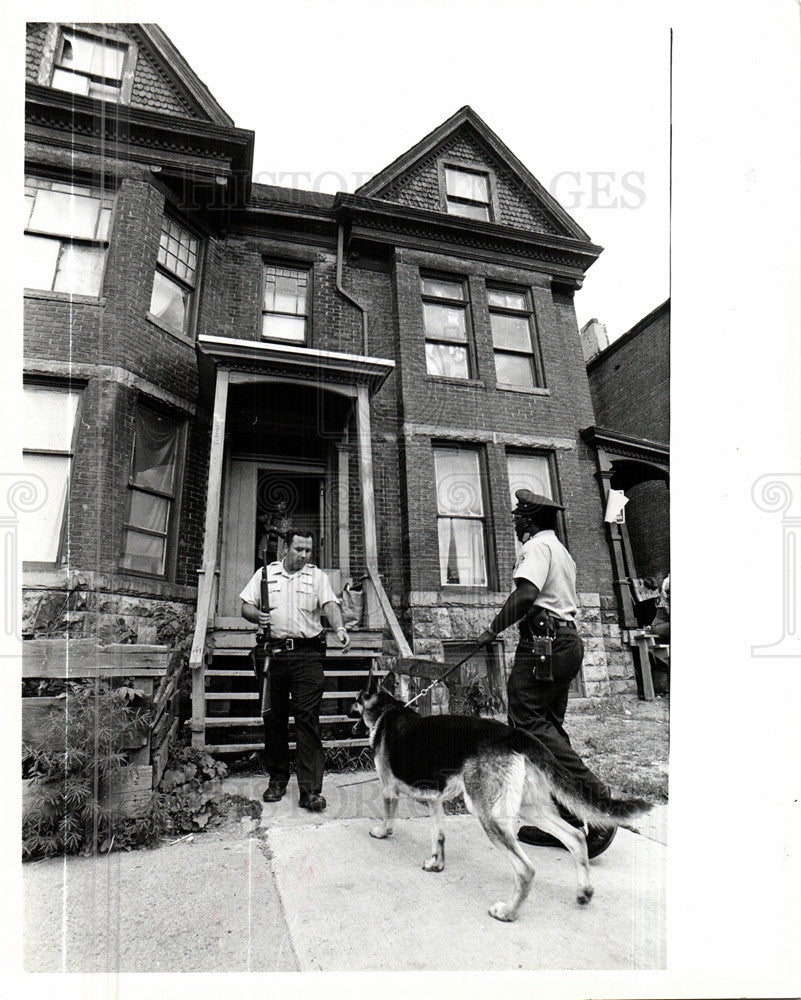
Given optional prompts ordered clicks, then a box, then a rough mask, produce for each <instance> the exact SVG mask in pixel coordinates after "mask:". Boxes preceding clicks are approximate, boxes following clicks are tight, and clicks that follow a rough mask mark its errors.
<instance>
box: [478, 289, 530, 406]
mask: <svg viewBox="0 0 801 1000" xmlns="http://www.w3.org/2000/svg"><path fill="white" fill-rule="evenodd" d="M487 302H488V305H489V317H490V328H491V330H492V344H493V347H494V349H495V374H496V379H497V382H498V385H499V386H501V387H502V388H511V389H533V388H534V387H535V386H541V385H542V373H541V371H540V366H539V361H538V356H537V351H536V349H535V340H534V312H533V309H532V308H531V302H530V301H529V296H528V292H526V291H523V290H522V289H508V288H487Z"/></svg>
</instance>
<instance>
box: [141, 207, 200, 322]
mask: <svg viewBox="0 0 801 1000" xmlns="http://www.w3.org/2000/svg"><path fill="white" fill-rule="evenodd" d="M197 268H198V240H197V239H196V238H195V237H194V236H193V235H192V234H191V233H190V232H189V230H187V229H185V228H184V227H183V226H181V225H179V224H178V223H177V222H176V221H175V220H174V219H170V218H168V217H167V216H165V217H164V219H163V221H162V223H161V236H160V237H159V253H158V258H157V263H156V273H155V275H154V276H153V293H152V295H151V298H150V315H151V316H152V317H153V318H154V319H156V320H158V322H159V324H160V325H161V326H163V327H165V329H167V330H169V331H171V332H172V333H176V334H179V335H183V334H186V333H187V331H188V329H189V324H190V322H191V318H192V299H193V296H194V293H195V285H196V282H197Z"/></svg>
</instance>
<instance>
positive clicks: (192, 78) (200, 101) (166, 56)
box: [123, 23, 234, 126]
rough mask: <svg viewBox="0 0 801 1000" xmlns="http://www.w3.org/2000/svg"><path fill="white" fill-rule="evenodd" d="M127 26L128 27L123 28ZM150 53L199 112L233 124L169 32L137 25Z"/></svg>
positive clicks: (209, 117)
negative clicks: (174, 42) (169, 36)
mask: <svg viewBox="0 0 801 1000" xmlns="http://www.w3.org/2000/svg"><path fill="white" fill-rule="evenodd" d="M123 27H125V26H124V25H123ZM130 27H132V28H134V29H138V31H139V33H140V34H141V35H142V37H143V38H144V39H145V41H146V42H147V44H148V47H149V49H150V51H151V52H152V53H153V55H155V56H156V58H157V59H158V61H159V64H160V68H161V69H162V71H164V72H166V74H167V75H168V76H169V77H170V78H171V79H172V81H173V82H174V83H175V84H176V85H177V86H179V87H181V88H182V89H183V90H184V91H186V92H187V94H188V96H189V97H190V98H191V99H192V101H193V103H194V104H195V105H196V106H197V107H198V109H199V110H200V111H201V112H203V114H204V116H206V117H207V118H208V119H209V120H210V121H212V122H214V123H215V124H216V125H229V126H230V125H233V124H234V120H233V118H232V117H231V116H230V115H229V114H228V113H227V111H225V110H224V109H223V108H222V107H221V105H220V104H218V103H217V101H216V99H215V98H214V95H213V94H212V93H211V91H210V90H209V88H208V87H207V86H206V84H205V83H203V81H202V80H201V79H200V77H199V76H198V75H197V73H195V71H194V70H193V69H192V67H191V66H190V65H189V63H188V62H187V61H186V59H184V57H183V56H182V55H181V53H180V52H179V51H178V49H177V48H176V47H175V45H174V44H173V43H172V41H170V39H169V38H168V37H167V35H166V34H165V32H164V31H163V30H162V29H161V28H160V27H159V26H158V25H157V24H141V23H139V24H135V25H131V26H130Z"/></svg>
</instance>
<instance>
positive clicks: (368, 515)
mask: <svg viewBox="0 0 801 1000" xmlns="http://www.w3.org/2000/svg"><path fill="white" fill-rule="evenodd" d="M356 391H357V395H356V435H357V437H358V439H359V481H360V485H361V494H362V521H363V522H364V561H365V563H366V565H367V568H368V570H369V569H373V570H375V571H376V572H377V571H378V541H377V538H376V530H375V490H374V487H373V442H372V436H371V430H370V395H369V390H368V388H367V386H366V385H359V386H357V390H356ZM364 611H365V624H366V625H367V626H368V627H372V626H375V625H381V623H382V621H383V617H382V614H381V606H380V604H379V603H378V599H377V597H376V595H375V594H374V593H373V587H365V608H364Z"/></svg>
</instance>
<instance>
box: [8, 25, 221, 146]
mask: <svg viewBox="0 0 801 1000" xmlns="http://www.w3.org/2000/svg"><path fill="white" fill-rule="evenodd" d="M65 30H73V31H76V32H78V33H83V34H86V35H88V36H89V37H93V36H94V37H97V38H100V39H104V40H110V41H112V42H114V41H121V42H124V43H126V44H127V45H128V46H129V49H130V52H131V53H132V56H133V58H131V59H130V60H127V66H126V70H125V73H124V75H123V84H122V93H123V95H124V96H123V98H122V101H121V103H122V104H124V105H128V106H130V107H131V108H141V109H143V110H147V111H155V112H160V113H162V114H168V115H175V116H178V117H181V118H185V119H194V120H195V121H202V122H207V123H209V124H213V125H218V126H222V127H224V128H230V127H231V126H232V125H233V124H234V121H233V119H232V118H231V116H230V115H228V114H227V113H226V112H225V111H224V110H223V108H222V107H220V105H219V104H218V103H217V101H216V100H215V99H214V97H213V96H212V94H211V92H210V91H209V89H208V87H207V86H206V85H205V84H204V83H203V81H202V80H201V79H200V78H199V77H198V76H197V74H196V73H195V71H194V70H193V69H192V67H191V66H190V65H189V63H188V62H187V61H186V60H185V59H184V57H183V56H182V55H181V53H180V52H179V51H178V49H177V48H176V47H175V45H174V44H173V43H172V42H171V41H170V39H169V38H168V37H167V35H166V34H165V33H164V31H162V29H161V28H160V27H158V25H155V24H139V23H125V24H77V23H76V24H73V23H71V22H50V23H47V22H29V24H28V26H27V60H26V61H27V79H28V82H29V83H32V84H39V85H42V86H45V87H50V86H51V80H52V76H53V70H54V60H55V58H56V53H57V51H58V48H59V39H60V37H61V32H62V31H65Z"/></svg>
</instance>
